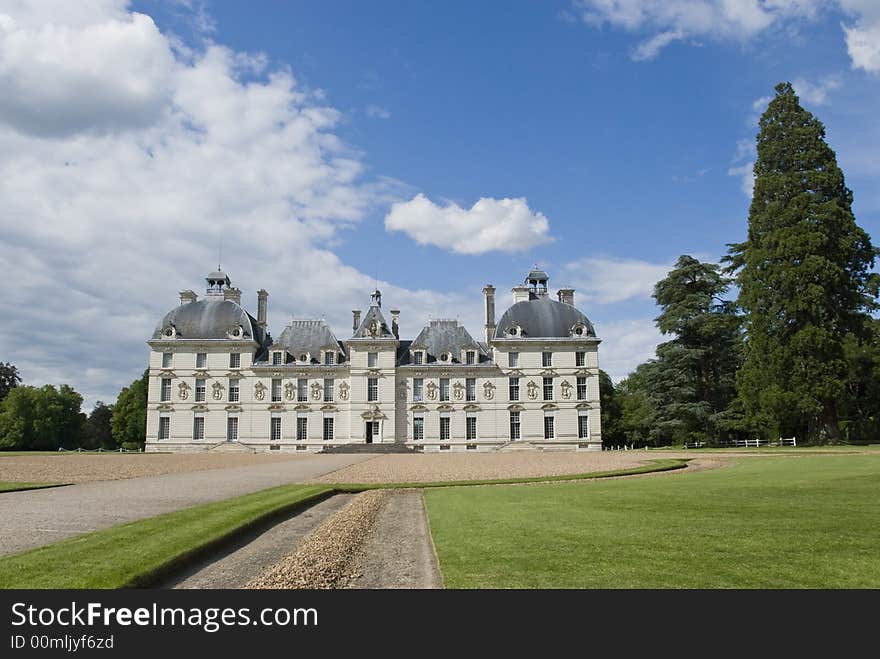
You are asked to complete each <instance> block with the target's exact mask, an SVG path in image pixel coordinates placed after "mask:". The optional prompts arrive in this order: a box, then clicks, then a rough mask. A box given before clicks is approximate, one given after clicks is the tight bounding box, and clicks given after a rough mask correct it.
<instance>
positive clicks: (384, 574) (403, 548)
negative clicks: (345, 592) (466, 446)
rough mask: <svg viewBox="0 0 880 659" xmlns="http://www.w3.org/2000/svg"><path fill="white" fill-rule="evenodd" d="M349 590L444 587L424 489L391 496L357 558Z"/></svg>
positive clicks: (397, 491) (400, 492) (398, 491)
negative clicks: (429, 524) (429, 523)
mask: <svg viewBox="0 0 880 659" xmlns="http://www.w3.org/2000/svg"><path fill="white" fill-rule="evenodd" d="M354 573H356V574H358V575H359V576H357V577H355V578H353V579H352V580H351V581H350V583H349V584H348V587H349V588H442V587H443V578H442V577H441V575H440V565H439V563H438V562H437V555H436V553H435V551H434V541H433V539H432V538H431V530H430V528H429V526H428V515H427V513H426V511H425V502H424V500H423V498H422V491H421V490H395V491H393V492H392V493H391V495H390V496H389V497H388V502H387V503H386V504H385V506H384V508H383V509H382V511H381V512H380V513H379V516H378V518H377V520H376V524H375V525H374V526H373V528H372V530H371V531H370V533H369V535H368V536H367V539H366V541H365V542H364V544H363V546H362V547H361V550H360V552H359V555H358V557H357V562H356V568H355V570H354Z"/></svg>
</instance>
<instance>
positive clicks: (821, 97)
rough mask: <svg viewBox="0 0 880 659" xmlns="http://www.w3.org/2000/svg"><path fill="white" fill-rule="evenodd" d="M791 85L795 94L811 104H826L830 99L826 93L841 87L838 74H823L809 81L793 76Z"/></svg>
mask: <svg viewBox="0 0 880 659" xmlns="http://www.w3.org/2000/svg"><path fill="white" fill-rule="evenodd" d="M791 84H792V87H794V91H795V92H796V93H797V95H798V96H799V97H800V98H801V99H802V100H804V101H806V102H807V103H811V104H813V105H828V104H829V102H830V100H829V98H828V95H829V93H830V92H833V91H835V90H837V89H840V87H841V84H842V83H841V80H840V76H836V75H832V76H825V77H824V78H822V79H821V80H819V81H818V82H815V83H813V82H810V81H809V80H805V79H804V78H795V79H794V80H793V81H792V83H791Z"/></svg>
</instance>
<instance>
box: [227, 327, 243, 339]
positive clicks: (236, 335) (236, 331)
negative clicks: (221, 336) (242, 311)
mask: <svg viewBox="0 0 880 659" xmlns="http://www.w3.org/2000/svg"><path fill="white" fill-rule="evenodd" d="M242 336H244V329H243V328H242V326H241V325H236V326H235V327H233V328H232V329H231V330H230V331H229V337H230V338H233V339H240V338H241V337H242Z"/></svg>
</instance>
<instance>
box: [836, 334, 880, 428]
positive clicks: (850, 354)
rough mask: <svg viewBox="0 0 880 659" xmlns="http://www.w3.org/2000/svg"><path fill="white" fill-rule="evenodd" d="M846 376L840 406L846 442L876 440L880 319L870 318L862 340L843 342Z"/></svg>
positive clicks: (879, 403) (879, 423) (879, 421)
mask: <svg viewBox="0 0 880 659" xmlns="http://www.w3.org/2000/svg"><path fill="white" fill-rule="evenodd" d="M843 352H844V355H845V357H846V364H847V375H846V385H845V389H844V395H843V400H842V403H841V426H843V428H842V430H843V436H844V437H845V439H846V440H847V441H856V442H864V441H869V440H876V439H877V438H878V437H880V318H873V319H871V323H870V332H869V333H868V335H867V336H866V337H861V338H860V337H856V336H855V335H852V334H850V335H847V336H846V337H844V340H843Z"/></svg>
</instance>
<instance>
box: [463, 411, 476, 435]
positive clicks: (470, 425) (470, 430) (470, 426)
mask: <svg viewBox="0 0 880 659" xmlns="http://www.w3.org/2000/svg"><path fill="white" fill-rule="evenodd" d="M465 421H466V422H467V426H466V433H465V439H476V438H477V417H475V416H469V417H467V419H465Z"/></svg>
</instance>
